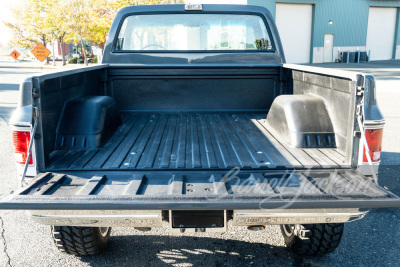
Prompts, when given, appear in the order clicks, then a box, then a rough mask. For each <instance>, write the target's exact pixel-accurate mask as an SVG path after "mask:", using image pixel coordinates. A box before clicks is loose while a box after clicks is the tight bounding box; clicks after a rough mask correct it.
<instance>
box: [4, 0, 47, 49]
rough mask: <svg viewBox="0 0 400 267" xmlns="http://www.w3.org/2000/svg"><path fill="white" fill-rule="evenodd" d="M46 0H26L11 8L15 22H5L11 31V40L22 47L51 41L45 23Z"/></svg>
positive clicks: (45, 43)
mask: <svg viewBox="0 0 400 267" xmlns="http://www.w3.org/2000/svg"><path fill="white" fill-rule="evenodd" d="M47 11H48V9H47V1H44V0H43V1H39V0H26V1H25V2H24V4H23V5H21V6H17V7H15V8H14V9H11V12H12V14H13V17H14V18H15V20H16V22H15V23H10V22H5V25H6V26H8V27H9V28H10V29H11V31H12V32H13V40H12V42H13V43H14V44H16V45H18V46H21V47H24V48H31V47H32V46H33V45H36V44H38V43H42V44H43V45H44V46H46V45H47V44H48V43H49V42H50V41H51V33H50V31H49V28H48V27H47V25H46V20H45V18H46V16H47V14H46V12H47Z"/></svg>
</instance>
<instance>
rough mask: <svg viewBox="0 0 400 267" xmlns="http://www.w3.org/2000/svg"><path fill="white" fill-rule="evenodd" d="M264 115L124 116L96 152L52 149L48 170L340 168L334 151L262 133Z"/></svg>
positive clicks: (340, 156)
mask: <svg viewBox="0 0 400 267" xmlns="http://www.w3.org/2000/svg"><path fill="white" fill-rule="evenodd" d="M265 118H266V114H247V113H246V114H243V113H238V114H232V113H229V114H228V113H227V114H221V113H215V114H203V113H201V114H192V113H191V114H139V113H136V114H129V115H123V124H122V125H121V127H120V128H119V129H118V130H117V131H116V133H115V134H114V135H113V137H112V138H111V139H110V140H109V141H108V142H107V144H106V145H105V146H104V147H103V148H101V149H98V150H90V151H86V150H82V151H68V150H58V151H54V152H53V153H51V155H50V164H49V167H48V168H47V169H48V170H65V169H68V170H81V169H91V170H95V169H103V170H113V169H115V170H121V169H232V168H234V167H239V168H241V169H250V168H258V169H263V168H265V169H269V168H276V167H278V168H279V167H283V166H285V167H296V168H304V167H324V168H335V167H344V166H342V165H343V161H344V156H343V155H342V154H341V153H340V152H338V151H337V150H336V149H294V148H289V147H287V146H285V144H284V143H281V142H279V141H278V139H277V138H275V137H273V136H272V134H271V133H270V132H269V131H268V130H267V128H268V127H267V126H266V125H265Z"/></svg>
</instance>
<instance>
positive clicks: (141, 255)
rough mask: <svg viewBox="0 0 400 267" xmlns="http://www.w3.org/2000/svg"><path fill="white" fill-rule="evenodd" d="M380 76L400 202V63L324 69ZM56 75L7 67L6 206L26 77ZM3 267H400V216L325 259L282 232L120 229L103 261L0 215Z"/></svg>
mask: <svg viewBox="0 0 400 267" xmlns="http://www.w3.org/2000/svg"><path fill="white" fill-rule="evenodd" d="M317 66H320V67H333V68H341V69H345V70H353V71H361V72H366V73H372V74H374V75H375V76H376V78H377V80H378V82H377V86H378V89H377V98H378V103H379V105H380V108H381V111H382V113H383V115H384V116H385V119H386V126H385V132H384V141H383V153H382V165H381V167H380V171H379V172H380V174H379V179H380V184H381V185H385V186H387V187H388V188H389V190H391V191H392V192H394V193H396V194H400V167H399V165H400V138H399V132H400V62H398V61H397V62H396V61H389V62H375V63H368V64H367V63H363V64H320V65H317ZM49 71H55V70H54V69H30V68H8V67H5V66H3V67H2V66H1V64H0V159H1V160H0V198H3V197H5V196H6V195H8V194H9V193H10V191H12V190H14V189H16V188H18V184H19V182H18V181H17V179H16V172H15V167H14V159H13V148H12V138H11V131H10V128H9V126H8V124H7V121H8V119H9V118H10V114H11V112H12V111H13V109H14V108H15V107H16V105H17V101H18V84H19V81H20V80H21V78H22V77H24V76H26V75H34V74H40V73H45V72H49ZM0 217H1V219H0V266H99V265H101V266H104V265H109V266H133V265H134V266H248V265H253V266H282V265H284V266H349V265H363V266H382V265H383V266H399V265H400V231H399V225H400V213H399V211H398V210H394V209H387V210H376V211H373V212H371V213H370V214H368V215H367V216H366V218H365V219H363V220H360V221H356V222H353V223H349V224H347V225H346V226H345V233H344V236H343V238H342V243H341V245H340V246H339V248H338V249H337V250H336V251H335V252H334V253H332V254H329V255H326V256H323V257H320V258H312V257H299V256H295V255H294V254H292V253H290V252H287V251H286V250H285V247H284V242H283V238H282V237H281V233H280V230H279V227H277V226H270V227H267V228H266V230H264V231H259V232H252V231H248V230H247V229H246V228H245V227H231V226H230V227H229V229H228V232H226V233H219V234H196V235H194V234H182V235H177V234H169V233H168V228H167V227H166V226H165V227H164V228H163V229H153V230H151V231H149V232H139V231H136V230H134V229H130V228H115V229H113V232H112V237H111V239H110V243H109V249H108V250H107V251H106V252H105V253H104V254H103V255H101V256H97V257H75V256H70V255H65V254H61V253H59V252H58V250H57V249H56V248H55V246H54V245H53V243H52V239H51V231H50V227H49V226H44V225H39V224H37V223H35V222H34V221H32V220H31V219H30V218H29V216H27V215H26V214H25V212H22V211H0Z"/></svg>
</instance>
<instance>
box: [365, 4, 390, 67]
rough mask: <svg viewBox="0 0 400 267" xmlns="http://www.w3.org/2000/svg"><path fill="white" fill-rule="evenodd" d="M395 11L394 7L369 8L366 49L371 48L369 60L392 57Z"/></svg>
mask: <svg viewBox="0 0 400 267" xmlns="http://www.w3.org/2000/svg"><path fill="white" fill-rule="evenodd" d="M396 13H397V10H396V8H388V7H371V8H370V9H369V17H368V32H367V51H369V50H371V60H387V59H392V56H393V45H394V35H395V27H396Z"/></svg>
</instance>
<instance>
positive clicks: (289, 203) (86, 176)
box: [0, 170, 400, 210]
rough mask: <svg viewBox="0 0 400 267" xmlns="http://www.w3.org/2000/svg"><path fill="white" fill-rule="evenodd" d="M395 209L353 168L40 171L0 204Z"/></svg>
mask: <svg viewBox="0 0 400 267" xmlns="http://www.w3.org/2000/svg"><path fill="white" fill-rule="evenodd" d="M385 207H387V208H389V207H392V208H393V207H400V199H399V197H398V196H396V195H394V194H393V193H391V192H389V191H387V190H385V189H383V188H381V187H380V186H378V185H377V184H375V183H374V182H372V181H371V180H370V179H368V178H367V177H365V176H363V175H361V174H360V173H358V172H356V171H354V170H312V171H310V170H308V171H304V170H303V171H290V172H289V171H286V172H285V171H284V172H282V171H254V170H252V171H235V170H233V171H229V172H227V171H212V172H211V171H194V170H193V171H148V172H143V171H139V172H133V171H114V172H111V171H110V172H104V171H103V172H101V171H76V172H65V173H51V172H49V173H42V174H39V175H37V176H36V177H35V179H34V180H33V181H32V182H31V183H30V184H29V185H28V186H26V187H25V188H22V189H21V190H19V191H18V192H16V193H14V194H12V195H10V196H8V197H6V198H5V199H3V200H2V201H1V202H0V209H19V210H105V209H106V210H143V209H149V210H194V209H198V210H238V209H274V208H291V209H317V208H318V209H320V208H385Z"/></svg>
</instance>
